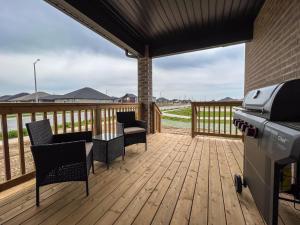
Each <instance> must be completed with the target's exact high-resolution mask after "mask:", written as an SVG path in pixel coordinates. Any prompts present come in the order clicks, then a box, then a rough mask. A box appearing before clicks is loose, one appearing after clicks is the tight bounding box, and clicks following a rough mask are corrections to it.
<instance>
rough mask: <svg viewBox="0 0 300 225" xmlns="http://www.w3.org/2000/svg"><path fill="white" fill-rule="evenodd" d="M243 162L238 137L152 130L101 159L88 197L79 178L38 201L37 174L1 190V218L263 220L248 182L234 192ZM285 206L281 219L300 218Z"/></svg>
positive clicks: (44, 191) (138, 223)
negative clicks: (122, 152) (117, 155)
mask: <svg viewBox="0 0 300 225" xmlns="http://www.w3.org/2000/svg"><path fill="white" fill-rule="evenodd" d="M242 169H243V144H242V142H241V141H239V140H234V139H225V138H216V137H205V136H199V137H196V138H193V139H192V138H191V137H190V136H188V135H179V134H167V133H161V134H155V135H149V136H148V151H144V146H143V144H140V145H138V146H136V145H133V146H130V147H129V148H127V149H126V157H125V160H124V161H122V160H121V159H117V160H116V161H114V162H113V163H112V165H111V167H110V169H109V170H107V169H106V166H105V165H103V164H101V163H96V170H95V174H91V175H90V178H89V182H90V195H89V196H88V197H86V196H85V186H84V184H83V183H80V182H73V183H70V182H68V183H62V184H55V185H49V186H46V187H42V188H41V206H40V207H36V206H35V190H34V181H29V182H27V183H25V184H24V185H21V186H20V187H18V188H15V189H12V190H9V191H7V192H3V193H0V224H44V225H45V224H68V225H69V224H98V225H99V224H105V225H109V224H115V225H127V224H134V225H150V224H153V225H154V224H161V225H164V224H172V225H176V224H178V225H187V224H191V225H202V224H218V225H219V224H221V225H222V224H227V225H235V224H247V225H251V224H257V225H260V224H265V223H264V221H263V219H262V217H261V216H260V214H259V212H258V210H257V208H256V206H255V203H254V201H253V198H252V196H251V193H250V191H249V189H247V188H246V189H244V190H243V192H242V194H241V195H239V194H237V193H236V192H235V189H234V184H233V176H234V174H236V173H238V174H241V173H242ZM22 186H23V187H22ZM280 209H281V210H280V218H279V224H284V225H290V224H299V221H300V213H298V212H297V211H296V210H295V209H294V208H293V206H292V205H291V204H290V203H284V204H281V206H280Z"/></svg>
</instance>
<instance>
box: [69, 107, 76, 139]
mask: <svg viewBox="0 0 300 225" xmlns="http://www.w3.org/2000/svg"><path fill="white" fill-rule="evenodd" d="M70 114H71V115H70V117H71V132H72V133H73V132H74V131H75V127H74V111H73V110H71V112H70Z"/></svg>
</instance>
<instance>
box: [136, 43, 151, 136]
mask: <svg viewBox="0 0 300 225" xmlns="http://www.w3.org/2000/svg"><path fill="white" fill-rule="evenodd" d="M138 101H139V103H142V112H141V117H142V118H141V119H142V120H145V121H147V128H148V129H147V132H148V133H150V132H151V131H152V130H153V129H152V126H153V124H152V123H151V121H152V116H153V115H152V114H151V111H152V110H151V106H152V58H151V57H149V47H148V46H145V55H144V56H143V57H139V58H138Z"/></svg>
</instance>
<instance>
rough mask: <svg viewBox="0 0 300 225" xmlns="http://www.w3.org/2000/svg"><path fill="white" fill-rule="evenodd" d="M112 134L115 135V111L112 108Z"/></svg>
mask: <svg viewBox="0 0 300 225" xmlns="http://www.w3.org/2000/svg"><path fill="white" fill-rule="evenodd" d="M112 132H113V133H114V134H115V133H116V122H115V109H114V108H112Z"/></svg>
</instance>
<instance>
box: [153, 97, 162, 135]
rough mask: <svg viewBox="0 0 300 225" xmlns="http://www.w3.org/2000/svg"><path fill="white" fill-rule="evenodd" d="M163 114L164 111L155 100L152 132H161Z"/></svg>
mask: <svg viewBox="0 0 300 225" xmlns="http://www.w3.org/2000/svg"><path fill="white" fill-rule="evenodd" d="M161 116H162V113H161V111H160V109H159V107H158V106H157V104H156V103H155V102H153V103H152V123H153V125H152V129H153V131H152V133H156V132H158V133H160V132H161Z"/></svg>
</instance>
